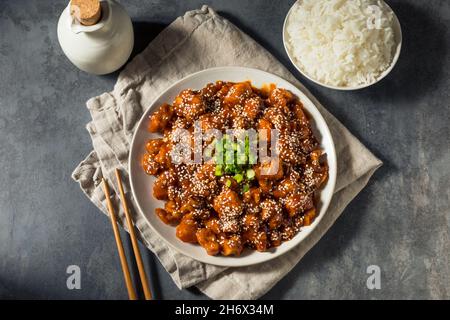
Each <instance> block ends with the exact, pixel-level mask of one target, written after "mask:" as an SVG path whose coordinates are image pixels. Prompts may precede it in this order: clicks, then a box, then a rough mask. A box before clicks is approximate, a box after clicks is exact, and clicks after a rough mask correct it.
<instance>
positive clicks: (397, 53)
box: [283, 0, 402, 90]
mask: <svg viewBox="0 0 450 320" xmlns="http://www.w3.org/2000/svg"><path fill="white" fill-rule="evenodd" d="M300 1H301V0H298V1H296V2H295V3H294V4H293V5H292V7H291V9H289V11H288V13H287V15H286V18H285V19H284V24H283V44H284V49H285V50H286V53H287V55H288V57H289V59H290V60H291V62H292V64H293V65H294V66H295V68H296V69H297V70H298V71H299V72H300V73H301V74H302V75H303V76H305V77H306V78H308V79H309V80H311V81H312V82H315V83H317V84H318V85H321V86H323V87H326V88H330V89H336V90H358V89H363V88H366V87H369V86H371V85H373V84H375V83H377V82H378V81H380V80H381V79H383V78H384V77H386V76H387V75H388V74H389V73H390V72H391V71H392V69H394V66H395V64H396V63H397V61H398V58H399V57H400V51H401V48H402V28H401V26H400V21H399V20H398V18H397V16H396V15H395V12H394V11H393V10H392V8H391V7H389V5H388V4H387V3H386V2H384V1H383V2H384V3H385V4H386V7H387V8H388V9H389V10H390V11H391V12H392V13H393V16H394V25H393V28H394V37H395V43H396V44H395V47H394V55H393V58H392V61H391V64H390V65H389V67H388V68H387V69H386V70H384V71H383V72H382V73H381V74H380V75H379V76H378V78H376V79H375V80H374V81H373V82H371V83H365V84H361V85H357V86H353V87H348V86H333V85H330V84H326V83H323V82H320V81H319V80H316V79H314V78H313V77H312V76H310V75H309V74H307V73H306V71H305V70H303V69H302V67H301V66H300V64H299V63H297V62H296V60H295V58H294V55H293V53H292V52H291V50H290V49H289V46H288V45H287V43H288V39H289V35H288V33H287V30H286V29H287V28H286V27H287V24H288V21H289V19H290V16H291V13H292V11H293V9H294V8H295V7H296V6H297V5H299V3H300Z"/></svg>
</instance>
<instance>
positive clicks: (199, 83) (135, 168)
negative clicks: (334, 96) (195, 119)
mask: <svg viewBox="0 0 450 320" xmlns="http://www.w3.org/2000/svg"><path fill="white" fill-rule="evenodd" d="M217 80H224V81H233V82H238V81H245V80H251V82H252V84H253V85H254V86H255V87H262V86H263V85H267V84H271V83H273V84H275V85H276V86H277V87H280V88H285V89H287V90H290V91H291V92H292V93H293V94H295V95H296V96H297V97H299V98H300V100H301V101H302V103H303V105H304V108H305V110H306V111H307V113H308V114H309V115H310V118H311V122H312V127H313V131H314V133H315V134H316V136H317V138H318V139H319V141H320V144H321V148H322V149H323V150H324V151H325V152H326V154H327V160H328V165H329V178H328V181H327V183H326V185H325V187H324V188H323V189H322V190H321V193H320V201H319V205H318V212H319V215H318V216H317V217H316V219H315V220H314V222H313V223H312V224H311V225H310V226H306V227H303V228H302V229H301V231H300V232H299V233H298V234H297V235H296V236H295V237H294V238H293V239H291V240H290V241H287V242H284V243H283V244H281V246H279V247H277V248H274V249H271V250H269V251H267V252H257V251H253V250H248V249H246V250H244V252H243V254H242V255H241V256H240V257H224V256H209V255H207V254H206V251H205V250H204V249H203V248H202V247H201V246H199V245H194V244H189V243H185V242H182V241H181V240H179V239H178V238H177V237H176V236H175V227H173V226H168V225H166V224H164V223H163V222H162V221H161V220H160V219H159V217H158V216H157V215H156V214H155V209H156V208H158V207H163V206H164V202H163V201H159V200H156V199H155V198H153V196H152V189H153V182H154V180H155V178H154V177H151V176H149V175H147V174H145V173H144V171H143V170H142V168H141V165H140V159H141V157H142V155H143V154H144V153H145V144H146V142H147V141H148V139H150V138H155V137H158V136H160V135H158V134H151V133H149V132H148V131H147V124H148V117H149V116H150V114H151V113H153V112H154V111H155V110H157V108H158V107H159V106H160V105H161V104H163V103H165V102H167V103H172V101H173V100H174V98H175V97H176V96H177V94H178V93H179V92H180V91H182V90H183V89H187V88H191V89H200V88H202V87H204V86H205V85H206V84H208V83H211V82H215V81H217ZM336 171H337V170H336V152H335V149H334V143H333V139H332V137H331V134H330V130H329V129H328V126H327V124H326V123H325V120H324V119H323V117H322V115H321V114H320V112H319V110H317V108H316V107H315V105H314V104H313V103H312V101H311V100H310V99H308V97H307V96H306V95H305V94H304V93H303V92H302V91H300V90H299V89H297V88H296V87H295V86H293V85H292V84H290V83H289V82H287V81H285V80H283V79H282V78H280V77H277V76H275V75H273V74H270V73H267V72H264V71H260V70H256V69H249V68H242V67H220V68H212V69H206V70H203V71H200V72H197V73H194V74H192V75H190V76H188V77H186V78H184V79H182V80H180V81H178V82H176V83H174V84H173V85H172V86H171V87H170V88H168V89H167V90H166V91H164V92H163V93H162V94H161V95H160V96H159V97H158V98H157V99H156V100H155V101H153V103H152V104H151V106H150V107H149V108H148V109H147V111H146V112H145V113H144V114H143V116H142V118H141V120H140V122H139V124H138V126H137V128H136V131H135V133H134V136H133V140H132V143H131V151H130V156H129V172H130V183H131V189H132V192H133V196H134V199H135V200H136V203H137V205H138V208H139V211H140V214H142V215H143V216H144V217H145V219H146V221H147V222H148V224H149V225H150V226H151V227H152V229H153V230H154V232H156V233H157V234H158V235H159V236H160V237H161V238H162V239H164V240H165V241H166V243H167V244H168V245H170V246H171V247H172V248H174V249H175V250H178V251H179V252H180V253H182V254H184V255H186V256H189V257H191V258H193V259H196V260H198V261H201V262H205V263H209V264H214V265H219V266H227V267H240V266H248V265H252V264H257V263H261V262H265V261H269V260H271V259H274V258H276V257H278V256H280V255H282V254H283V253H285V252H287V251H289V250H290V249H292V248H293V247H295V246H296V245H298V244H299V243H300V242H302V241H303V240H304V239H305V238H306V237H307V236H308V235H309V234H310V233H311V232H313V230H314V229H315V228H316V226H317V224H318V223H319V222H320V220H321V219H322V217H323V216H324V215H325V212H326V210H327V208H328V205H329V204H330V201H331V197H332V195H333V192H334V186H335V182H336Z"/></svg>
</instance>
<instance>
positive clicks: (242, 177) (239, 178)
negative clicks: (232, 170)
mask: <svg viewBox="0 0 450 320" xmlns="http://www.w3.org/2000/svg"><path fill="white" fill-rule="evenodd" d="M243 179H244V176H243V175H242V174H240V173H237V174H235V175H234V180H236V182H237V183H240V182H241V181H242V180H243Z"/></svg>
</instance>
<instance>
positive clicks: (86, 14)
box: [70, 0, 102, 26]
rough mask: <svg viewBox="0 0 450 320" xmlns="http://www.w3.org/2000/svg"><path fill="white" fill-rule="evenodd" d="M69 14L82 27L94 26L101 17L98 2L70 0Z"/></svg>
mask: <svg viewBox="0 0 450 320" xmlns="http://www.w3.org/2000/svg"><path fill="white" fill-rule="evenodd" d="M70 14H71V15H72V16H73V17H74V18H75V19H77V20H78V21H79V22H80V23H81V24H82V25H85V26H92V25H94V24H96V23H97V22H98V21H99V20H100V17H101V15H102V10H101V7H100V1H99V0H71V1H70Z"/></svg>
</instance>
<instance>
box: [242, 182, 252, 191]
mask: <svg viewBox="0 0 450 320" xmlns="http://www.w3.org/2000/svg"><path fill="white" fill-rule="evenodd" d="M248 190H250V186H249V185H248V184H244V186H243V187H242V192H243V193H245V192H247V191H248Z"/></svg>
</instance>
